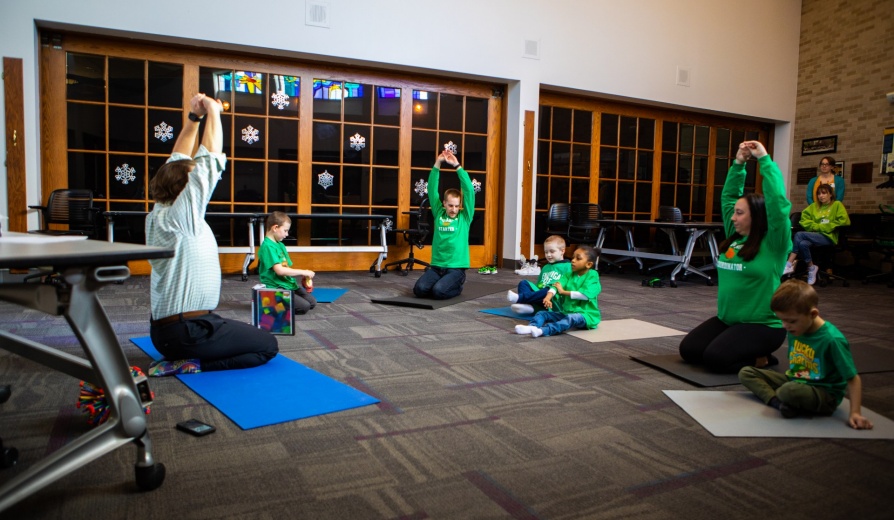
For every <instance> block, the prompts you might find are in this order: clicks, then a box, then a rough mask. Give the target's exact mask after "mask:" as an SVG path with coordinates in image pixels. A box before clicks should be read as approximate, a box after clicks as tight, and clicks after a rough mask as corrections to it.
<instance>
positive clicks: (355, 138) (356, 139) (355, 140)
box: [351, 134, 366, 152]
mask: <svg viewBox="0 0 894 520" xmlns="http://www.w3.org/2000/svg"><path fill="white" fill-rule="evenodd" d="M351 148H353V149H355V150H357V151H358V152H359V151H360V150H363V149H364V148H366V138H365V137H363V136H362V135H360V134H354V135H352V136H351Z"/></svg>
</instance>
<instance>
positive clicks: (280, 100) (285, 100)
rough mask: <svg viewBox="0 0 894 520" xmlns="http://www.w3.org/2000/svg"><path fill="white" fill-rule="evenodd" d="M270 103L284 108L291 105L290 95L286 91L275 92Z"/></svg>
mask: <svg viewBox="0 0 894 520" xmlns="http://www.w3.org/2000/svg"><path fill="white" fill-rule="evenodd" d="M270 103H271V104H272V105H273V106H275V107H276V108H278V109H280V110H282V109H284V108H286V107H287V106H289V96H288V95H286V94H285V93H284V92H275V93H273V95H271V96H270Z"/></svg>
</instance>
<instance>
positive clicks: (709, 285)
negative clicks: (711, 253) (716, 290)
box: [705, 278, 714, 287]
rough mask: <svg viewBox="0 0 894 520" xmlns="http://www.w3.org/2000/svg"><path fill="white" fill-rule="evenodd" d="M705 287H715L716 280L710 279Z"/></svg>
mask: <svg viewBox="0 0 894 520" xmlns="http://www.w3.org/2000/svg"><path fill="white" fill-rule="evenodd" d="M705 285H707V286H708V287H713V286H714V280H712V279H710V278H708V279H707V280H706V281H705Z"/></svg>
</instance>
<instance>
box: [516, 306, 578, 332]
mask: <svg viewBox="0 0 894 520" xmlns="http://www.w3.org/2000/svg"><path fill="white" fill-rule="evenodd" d="M528 325H531V326H532V327H537V328H538V329H540V330H542V331H543V335H544V336H553V335H556V334H561V333H563V332H565V331H566V330H568V329H572V328H573V329H585V328H587V320H586V319H584V315H583V314H579V313H574V314H563V313H561V312H554V311H540V312H538V313H537V314H535V315H534V317H533V318H531V322H530V323H529V324H528Z"/></svg>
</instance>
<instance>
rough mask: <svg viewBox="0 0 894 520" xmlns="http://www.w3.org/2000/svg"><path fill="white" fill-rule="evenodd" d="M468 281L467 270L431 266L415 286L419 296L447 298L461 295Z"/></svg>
mask: <svg viewBox="0 0 894 520" xmlns="http://www.w3.org/2000/svg"><path fill="white" fill-rule="evenodd" d="M464 283H466V270H465V269H454V268H451V267H435V266H431V267H429V268H428V269H426V270H425V272H424V273H422V276H420V277H419V279H418V280H416V285H414V286H413V294H415V295H416V297H417V298H432V299H435V300H447V299H449V298H453V297H454V296H459V295H460V294H461V293H462V292H463V284H464Z"/></svg>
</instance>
